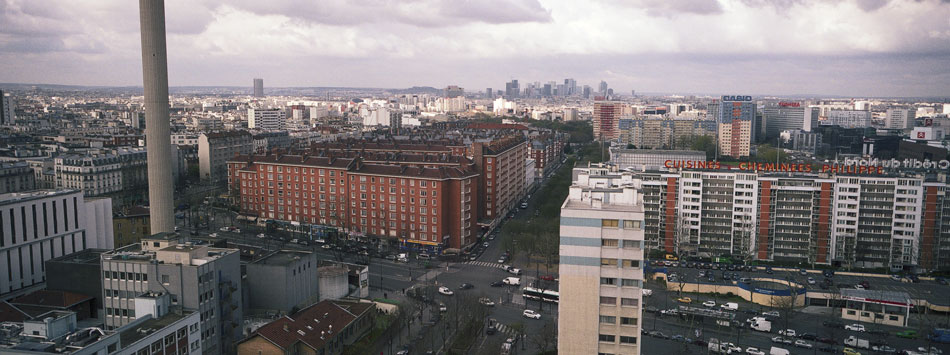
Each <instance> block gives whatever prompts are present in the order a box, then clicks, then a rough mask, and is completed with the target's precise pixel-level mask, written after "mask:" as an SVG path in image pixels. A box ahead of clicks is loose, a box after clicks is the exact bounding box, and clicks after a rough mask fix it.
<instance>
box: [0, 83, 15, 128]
mask: <svg viewBox="0 0 950 355" xmlns="http://www.w3.org/2000/svg"><path fill="white" fill-rule="evenodd" d="M14 122H16V111H15V107H14V105H13V96H11V95H10V93H9V92H3V90H0V126H12V125H13V123H14Z"/></svg>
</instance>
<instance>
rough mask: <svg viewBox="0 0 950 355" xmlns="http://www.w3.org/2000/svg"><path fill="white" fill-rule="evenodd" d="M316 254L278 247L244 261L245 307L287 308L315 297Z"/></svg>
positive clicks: (287, 310)
mask: <svg viewBox="0 0 950 355" xmlns="http://www.w3.org/2000/svg"><path fill="white" fill-rule="evenodd" d="M317 264H318V261H317V257H316V255H314V254H313V253H311V252H308V251H296V250H280V251H276V252H273V253H271V254H270V255H266V256H264V257H262V258H260V259H258V260H255V261H254V262H252V263H249V264H247V266H246V269H247V286H248V291H249V293H250V305H249V308H251V309H256V310H268V311H279V312H285V313H286V312H290V311H291V310H292V309H293V308H294V307H297V308H298V309H301V308H304V307H306V306H308V305H311V304H314V303H316V302H317V301H319V299H318V298H319V297H318V296H319V294H320V292H319V289H318V280H317V266H318V265H317Z"/></svg>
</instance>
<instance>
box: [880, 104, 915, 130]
mask: <svg viewBox="0 0 950 355" xmlns="http://www.w3.org/2000/svg"><path fill="white" fill-rule="evenodd" d="M916 114H917V111H916V110H915V109H914V108H908V107H891V108H888V109H887V115H886V116H885V117H884V128H887V129H911V128H914V119H915V118H916V116H915V115H916Z"/></svg>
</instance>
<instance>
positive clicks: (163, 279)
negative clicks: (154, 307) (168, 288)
mask: <svg viewBox="0 0 950 355" xmlns="http://www.w3.org/2000/svg"><path fill="white" fill-rule="evenodd" d="M168 282H169V281H168V275H162V283H163V284H168Z"/></svg>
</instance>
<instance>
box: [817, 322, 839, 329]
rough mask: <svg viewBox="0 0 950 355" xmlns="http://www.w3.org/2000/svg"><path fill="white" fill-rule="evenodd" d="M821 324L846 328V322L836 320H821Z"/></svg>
mask: <svg viewBox="0 0 950 355" xmlns="http://www.w3.org/2000/svg"><path fill="white" fill-rule="evenodd" d="M821 325H823V326H826V327H828V328H838V329H841V328H844V323H841V322H835V321H827V320H826V321H824V322H821Z"/></svg>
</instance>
